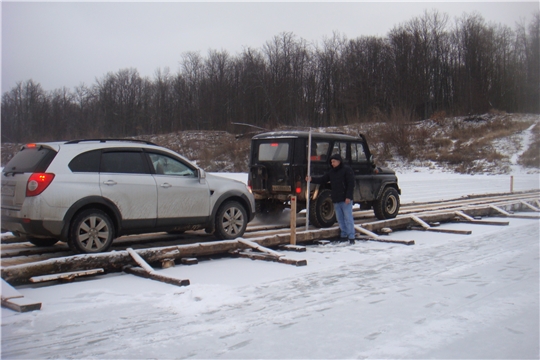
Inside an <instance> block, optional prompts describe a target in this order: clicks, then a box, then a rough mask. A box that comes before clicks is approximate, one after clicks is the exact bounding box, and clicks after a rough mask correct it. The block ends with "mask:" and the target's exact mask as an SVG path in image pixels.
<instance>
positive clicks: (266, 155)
mask: <svg viewBox="0 0 540 360" xmlns="http://www.w3.org/2000/svg"><path fill="white" fill-rule="evenodd" d="M288 159H289V143H288V142H271V143H261V144H259V157H258V160H259V161H287V160H288Z"/></svg>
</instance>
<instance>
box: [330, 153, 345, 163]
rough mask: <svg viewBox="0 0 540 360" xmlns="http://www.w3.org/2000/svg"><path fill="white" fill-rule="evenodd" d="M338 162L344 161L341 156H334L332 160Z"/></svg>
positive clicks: (331, 157)
mask: <svg viewBox="0 0 540 360" xmlns="http://www.w3.org/2000/svg"><path fill="white" fill-rule="evenodd" d="M332 159H333V160H337V161H339V162H343V159H342V158H341V155H339V154H333V155H332V156H330V160H332Z"/></svg>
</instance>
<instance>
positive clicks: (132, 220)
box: [2, 139, 255, 253]
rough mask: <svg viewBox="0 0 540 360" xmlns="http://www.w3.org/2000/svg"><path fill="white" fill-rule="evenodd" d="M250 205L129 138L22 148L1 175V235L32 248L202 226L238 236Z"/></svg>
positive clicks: (224, 184)
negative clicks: (21, 240) (8, 233)
mask: <svg viewBox="0 0 540 360" xmlns="http://www.w3.org/2000/svg"><path fill="white" fill-rule="evenodd" d="M254 211H255V202H254V199H253V195H252V194H251V192H250V191H249V189H248V188H247V186H246V185H245V184H243V183H242V182H240V181H236V180H231V179H227V178H223V177H219V176H212V175H210V174H206V173H205V172H204V170H202V169H200V168H199V167H197V166H196V165H194V164H192V163H191V162H189V161H188V160H187V159H185V158H184V157H182V156H180V155H178V154H177V153H175V152H174V151H171V150H169V149H166V148H163V147H160V146H157V145H155V144H153V143H150V142H145V141H137V140H125V139H123V140H110V139H89V140H74V141H68V142H47V143H36V144H27V145H25V146H23V148H22V149H21V151H20V152H19V153H17V154H16V155H15V156H14V157H13V159H11V161H9V163H8V164H7V165H6V166H5V167H4V169H3V171H2V231H3V232H6V231H11V232H12V233H13V234H15V235H18V236H23V237H27V238H28V241H30V242H31V243H33V244H34V245H38V246H51V245H54V244H55V243H56V242H57V241H59V240H60V241H66V242H67V243H68V244H69V246H70V248H71V249H72V250H73V251H75V252H78V253H96V252H103V251H107V250H108V249H109V248H110V246H111V243H112V241H113V239H114V238H116V237H119V236H121V235H127V234H141V233H150V232H160V231H167V232H182V231H185V230H197V229H206V232H207V233H213V234H215V236H216V237H217V238H218V239H234V238H236V237H240V236H242V235H243V234H244V231H245V229H246V226H247V223H248V222H249V221H251V220H252V219H253V217H254Z"/></svg>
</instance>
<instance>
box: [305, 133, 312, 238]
mask: <svg viewBox="0 0 540 360" xmlns="http://www.w3.org/2000/svg"><path fill="white" fill-rule="evenodd" d="M310 177H311V128H309V138H308V152H307V178H308V179H310ZM310 197H311V180H308V181H307V184H306V231H308V230H309V198H310Z"/></svg>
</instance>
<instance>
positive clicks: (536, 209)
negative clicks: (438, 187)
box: [520, 200, 540, 212]
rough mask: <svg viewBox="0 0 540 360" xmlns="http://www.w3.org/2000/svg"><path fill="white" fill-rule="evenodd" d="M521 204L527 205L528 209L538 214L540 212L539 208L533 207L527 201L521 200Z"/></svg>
mask: <svg viewBox="0 0 540 360" xmlns="http://www.w3.org/2000/svg"><path fill="white" fill-rule="evenodd" d="M520 203H522V204H523V205H525V206H526V207H528V208H529V209H531V210H532V211H537V212H539V211H540V209H538V208H536V207H534V206H532V205H531V204H529V203H528V202H526V201H523V200H521V201H520Z"/></svg>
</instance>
